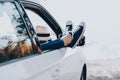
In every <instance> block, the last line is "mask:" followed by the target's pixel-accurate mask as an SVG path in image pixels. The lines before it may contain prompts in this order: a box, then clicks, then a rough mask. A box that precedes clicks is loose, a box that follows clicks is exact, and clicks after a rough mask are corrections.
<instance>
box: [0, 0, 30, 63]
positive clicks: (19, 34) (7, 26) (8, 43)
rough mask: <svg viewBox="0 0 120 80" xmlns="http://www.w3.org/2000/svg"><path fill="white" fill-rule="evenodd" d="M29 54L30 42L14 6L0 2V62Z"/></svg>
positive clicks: (10, 3)
mask: <svg viewBox="0 0 120 80" xmlns="http://www.w3.org/2000/svg"><path fill="white" fill-rule="evenodd" d="M23 48H24V49H23ZM30 52H31V42H30V39H29V37H28V35H27V30H26V28H25V25H24V23H23V20H22V18H21V16H20V14H19V12H18V10H17V8H16V6H15V4H14V3H12V2H0V62H3V61H6V60H11V59H14V58H18V57H23V56H26V55H28V54H30Z"/></svg>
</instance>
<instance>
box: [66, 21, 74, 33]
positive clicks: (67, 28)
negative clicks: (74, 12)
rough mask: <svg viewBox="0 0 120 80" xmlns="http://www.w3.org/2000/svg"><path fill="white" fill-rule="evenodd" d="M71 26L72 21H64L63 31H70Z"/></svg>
mask: <svg viewBox="0 0 120 80" xmlns="http://www.w3.org/2000/svg"><path fill="white" fill-rule="evenodd" d="M72 28H73V23H72V21H71V20H69V21H67V22H66V29H65V31H66V32H70V31H72Z"/></svg>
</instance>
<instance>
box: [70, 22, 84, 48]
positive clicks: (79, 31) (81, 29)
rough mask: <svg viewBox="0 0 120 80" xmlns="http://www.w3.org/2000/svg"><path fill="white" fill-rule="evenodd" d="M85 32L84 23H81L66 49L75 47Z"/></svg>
mask: <svg viewBox="0 0 120 80" xmlns="http://www.w3.org/2000/svg"><path fill="white" fill-rule="evenodd" d="M84 32H85V23H84V22H81V23H80V25H79V26H78V27H77V28H76V29H75V30H74V31H73V40H72V41H71V43H70V44H68V47H72V48H74V47H76V46H77V45H78V43H79V41H80V39H81V38H82V36H83V34H84Z"/></svg>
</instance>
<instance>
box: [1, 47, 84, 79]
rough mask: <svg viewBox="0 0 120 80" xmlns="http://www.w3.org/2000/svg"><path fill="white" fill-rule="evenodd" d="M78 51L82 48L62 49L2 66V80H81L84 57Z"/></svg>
mask: <svg viewBox="0 0 120 80" xmlns="http://www.w3.org/2000/svg"><path fill="white" fill-rule="evenodd" d="M70 51H72V52H71V53H70ZM78 51H81V48H76V51H75V50H73V49H71V48H62V49H60V50H55V51H51V52H47V53H46V54H42V55H34V57H30V58H27V59H24V60H21V61H18V62H14V63H11V64H8V65H5V66H1V67H0V72H2V73H0V76H1V77H0V79H2V80H7V79H9V78H10V79H12V80H43V79H44V80H55V79H59V80H69V79H71V78H73V77H74V80H79V78H80V74H81V73H80V72H82V67H83V65H84V57H83V56H82V54H80V53H79V52H78ZM78 63H79V64H78ZM59 70H60V71H59ZM6 74H7V75H6ZM8 74H9V75H8ZM68 75H69V76H68ZM16 76H17V77H16Z"/></svg>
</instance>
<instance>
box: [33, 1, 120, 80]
mask: <svg viewBox="0 0 120 80" xmlns="http://www.w3.org/2000/svg"><path fill="white" fill-rule="evenodd" d="M35 1H36V2H38V3H40V4H41V5H42V6H44V7H45V8H46V9H47V10H48V11H49V12H50V13H51V15H52V16H53V17H54V18H55V19H56V20H57V22H58V23H59V25H60V26H61V27H62V28H63V29H65V25H66V21H67V20H72V21H73V23H74V27H76V26H77V25H78V24H79V23H80V22H81V21H85V23H86V31H85V36H86V45H85V46H84V47H82V48H83V51H82V52H83V53H84V54H85V56H86V59H87V63H88V80H120V67H119V66H120V63H119V62H120V9H119V7H120V0H35Z"/></svg>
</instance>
